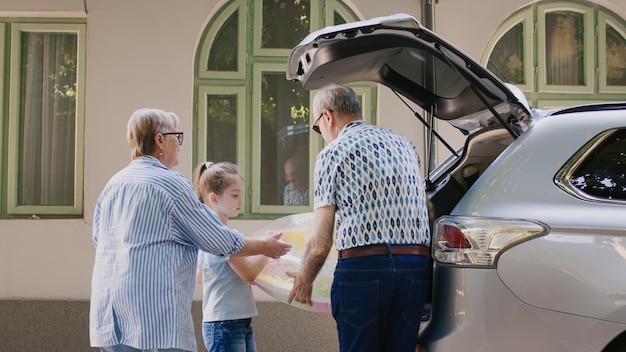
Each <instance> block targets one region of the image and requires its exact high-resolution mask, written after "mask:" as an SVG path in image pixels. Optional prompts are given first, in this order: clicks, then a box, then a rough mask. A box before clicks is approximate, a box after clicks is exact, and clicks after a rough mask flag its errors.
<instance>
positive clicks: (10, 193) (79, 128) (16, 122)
mask: <svg viewBox="0 0 626 352" xmlns="http://www.w3.org/2000/svg"><path fill="white" fill-rule="evenodd" d="M25 32H28V33H72V34H76V36H77V48H76V51H77V53H76V59H77V62H76V80H77V82H76V116H75V119H76V120H75V125H74V129H75V140H74V145H75V148H74V151H75V152H74V201H73V205H67V206H58V205H19V204H18V189H19V187H18V183H19V175H18V174H19V152H20V151H19V150H18V145H19V138H20V137H19V133H20V126H21V123H22V121H21V116H20V106H21V104H20V103H21V101H20V99H21V97H20V94H17V92H20V91H21V82H20V78H21V74H22V66H21V63H20V62H21V35H22V33H25ZM10 36H11V37H10V38H11V39H10V40H11V43H10V52H9V55H10V58H9V67H10V70H9V91H10V92H13V93H12V94H10V96H9V100H8V112H9V113H8V150H7V163H6V165H7V172H6V174H7V183H6V184H7V193H6V201H7V214H8V215H18V216H20V215H33V214H37V215H82V214H83V194H84V179H83V175H84V148H83V146H84V144H85V133H84V126H85V101H84V96H85V61H86V60H85V59H86V51H85V48H86V24H84V23H33V22H24V23H13V24H11V29H10Z"/></svg>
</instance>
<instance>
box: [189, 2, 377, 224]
mask: <svg viewBox="0 0 626 352" xmlns="http://www.w3.org/2000/svg"><path fill="white" fill-rule="evenodd" d="M262 6H263V3H262V1H258V2H255V3H254V4H251V3H249V2H246V1H244V0H235V1H230V2H228V3H225V4H224V5H223V6H222V7H221V8H218V9H216V10H215V11H214V13H213V14H212V15H211V18H210V20H209V21H208V22H207V24H206V26H205V28H204V29H203V33H202V35H201V36H200V40H199V41H198V44H197V48H196V57H195V65H196V66H195V67H194V74H195V75H194V146H193V153H192V154H193V159H192V160H193V161H194V165H197V164H198V163H200V162H202V161H205V159H206V158H207V155H206V141H207V138H208V137H207V133H206V126H207V123H208V117H207V116H206V96H207V94H212V93H216V94H219V95H224V94H227V95H228V94H231V93H234V92H236V94H238V98H237V99H238V103H237V104H238V108H237V109H238V117H237V124H238V125H237V129H238V130H237V143H238V149H237V164H238V166H239V168H240V171H241V174H242V175H243V176H244V178H245V179H246V198H245V201H244V207H243V211H242V212H241V213H240V214H239V215H238V216H237V219H270V218H276V217H277V216H282V215H287V214H293V213H301V212H308V211H311V210H312V209H313V192H309V204H308V205H303V206H285V205H261V204H260V203H261V193H260V191H261V187H260V180H261V165H260V155H261V154H260V152H261V150H260V137H261V131H260V126H261V121H260V119H259V118H258V117H259V116H261V114H260V111H261V105H260V102H261V94H262V92H261V75H262V74H264V73H280V74H282V75H284V72H285V64H286V61H287V58H288V56H289V54H290V52H291V48H285V49H270V48H261V47H260V46H261V34H262V31H260V30H259V31H251V30H245V29H246V28H247V29H249V28H250V26H254V28H261V25H262V22H261V21H262V18H261V16H262V15H263V13H262ZM310 6H311V9H310V16H311V18H310V21H311V22H310V26H311V30H314V29H315V28H320V27H321V26H323V25H324V21H326V23H327V24H333V23H332V22H333V21H334V11H336V12H337V13H338V14H339V15H340V16H342V17H343V18H344V19H345V20H346V21H353V20H358V19H359V17H358V16H357V14H356V11H355V10H354V9H353V8H352V7H349V5H348V4H345V3H342V2H341V1H338V0H311V1H310ZM235 11H238V16H239V17H238V21H239V25H238V31H239V33H238V40H239V41H240V42H239V44H238V55H239V57H238V67H237V72H234V71H228V72H227V71H208V70H205V69H204V67H207V66H206V65H205V63H206V62H207V60H208V56H209V52H210V50H211V46H212V45H213V44H214V40H215V36H216V34H217V33H219V31H220V30H221V29H222V28H224V24H225V23H226V21H227V20H228V19H229V18H230V16H231V15H232V14H233V13H234V12H235ZM328 14H330V17H328V16H329V15H328ZM325 16H326V17H325ZM346 16H347V17H346ZM324 18H326V19H324ZM242 28H243V29H242ZM351 87H352V88H354V89H355V91H356V92H357V94H359V95H362V96H363V98H362V99H363V102H364V104H363V110H364V111H363V116H364V119H365V120H366V121H373V120H374V118H373V117H372V116H373V115H374V112H375V109H376V106H375V103H376V96H377V91H378V85H376V84H368V82H362V83H359V84H354V85H351ZM309 94H310V98H309V99H310V100H309V101H310V102H311V101H312V98H313V95H314V94H315V91H310V92H309ZM309 108H310V106H309ZM323 146H324V141H323V138H322V137H321V136H318V135H316V134H309V164H308V167H309V173H310V174H312V172H313V168H314V165H315V156H316V155H317V153H318V152H319V151H320V150H321V149H322V147H323ZM309 189H310V190H312V189H313V179H312V177H309Z"/></svg>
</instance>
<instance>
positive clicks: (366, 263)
mask: <svg viewBox="0 0 626 352" xmlns="http://www.w3.org/2000/svg"><path fill="white" fill-rule="evenodd" d="M428 281H429V277H428V258H427V257H424V256H420V255H393V256H392V255H390V254H389V255H374V256H364V257H357V258H349V259H339V260H338V261H337V266H336V268H335V277H334V280H333V284H332V288H331V292H330V297H331V306H332V313H333V318H335V322H336V323H337V333H338V335H339V348H340V351H341V352H357V351H359V352H365V351H367V352H374V351H376V352H388V351H393V352H415V346H416V345H417V335H418V332H419V327H420V323H421V317H422V310H423V309H424V301H425V299H426V292H427V289H428Z"/></svg>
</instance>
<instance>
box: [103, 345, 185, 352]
mask: <svg viewBox="0 0 626 352" xmlns="http://www.w3.org/2000/svg"><path fill="white" fill-rule="evenodd" d="M100 352H189V351H185V350H181V349H178V348H154V349H149V350H138V349H136V348H133V347H130V346H126V345H116V346H110V347H100Z"/></svg>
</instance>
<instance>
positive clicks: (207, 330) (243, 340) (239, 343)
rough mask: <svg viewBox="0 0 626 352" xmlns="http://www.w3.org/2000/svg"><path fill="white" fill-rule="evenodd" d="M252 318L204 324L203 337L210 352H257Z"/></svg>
mask: <svg viewBox="0 0 626 352" xmlns="http://www.w3.org/2000/svg"><path fill="white" fill-rule="evenodd" d="M250 322H252V319H251V318H248V319H238V320H225V321H213V322H202V337H203V338H204V344H205V345H206V348H207V350H209V352H256V345H255V343H254V333H253V332H252V326H251V325H250Z"/></svg>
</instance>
